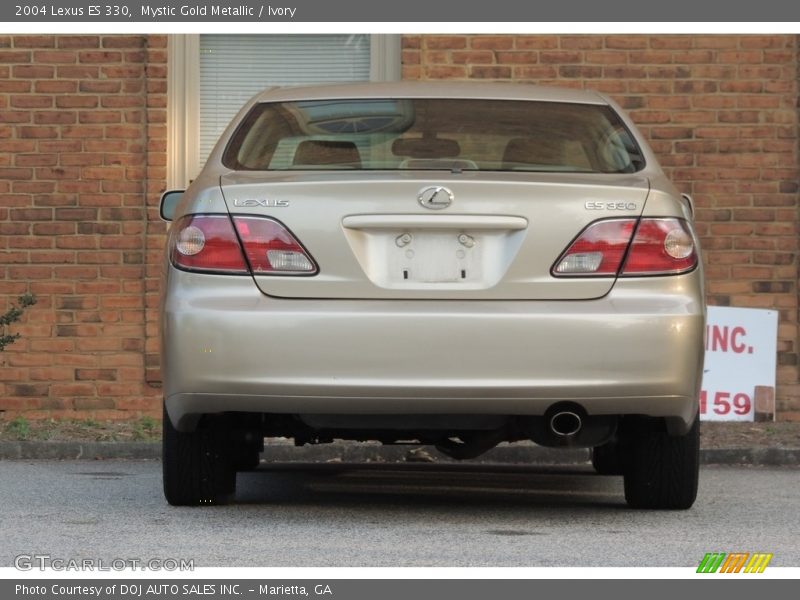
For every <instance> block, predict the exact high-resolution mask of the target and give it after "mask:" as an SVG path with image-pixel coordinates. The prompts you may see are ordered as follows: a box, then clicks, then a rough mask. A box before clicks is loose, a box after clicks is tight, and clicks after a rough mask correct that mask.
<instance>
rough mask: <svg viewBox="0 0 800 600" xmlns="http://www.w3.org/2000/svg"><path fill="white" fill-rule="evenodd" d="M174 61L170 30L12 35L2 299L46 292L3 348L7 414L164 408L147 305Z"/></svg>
mask: <svg viewBox="0 0 800 600" xmlns="http://www.w3.org/2000/svg"><path fill="white" fill-rule="evenodd" d="M165 70H166V37H164V36H149V37H147V36H94V35H87V36H11V37H8V36H4V37H0V273H2V278H0V294H1V295H2V301H0V309H2V308H4V307H5V306H6V303H7V300H8V299H13V298H15V297H16V296H17V295H19V294H21V293H23V292H26V291H30V292H33V293H35V294H36V295H37V297H38V303H37V304H36V306H35V307H34V308H32V309H31V310H30V311H29V314H28V315H27V317H26V319H25V322H24V323H23V324H22V325H20V326H19V327H17V328H16V330H17V331H19V332H20V333H21V334H22V338H21V339H20V340H19V341H17V342H16V343H15V344H13V345H11V346H9V347H7V348H6V351H5V352H3V353H2V354H0V410H2V411H5V416H6V417H11V416H13V415H14V414H17V412H18V411H22V410H25V411H27V412H26V415H27V416H29V417H33V418H35V417H38V416H67V415H69V416H80V417H87V416H92V417H95V418H98V419H105V418H115V419H116V418H125V417H129V416H140V415H143V414H151V415H159V416H160V409H159V406H160V405H159V398H158V389H155V388H152V387H150V386H148V385H147V384H146V383H145V368H146V366H147V365H146V363H145V352H146V351H147V350H150V349H152V348H151V347H150V346H149V344H146V343H145V337H146V336H145V333H146V330H145V328H146V325H145V318H144V307H145V302H146V300H145V298H146V295H147V293H148V291H153V290H154V288H153V284H152V280H151V278H145V262H146V256H147V250H148V248H149V245H148V241H149V240H150V239H151V237H153V236H156V237H158V235H159V234H160V233H161V232H162V231H163V227H162V226H161V225H160V224H157V222H152V221H151V220H150V219H148V217H150V218H152V217H153V210H152V209H149V208H148V207H151V206H153V203H154V202H155V200H156V196H157V193H158V192H159V191H160V190H161V189H163V186H164V183H163V181H164V177H165V173H164V165H165V163H166V155H165V151H166V142H165V138H166V129H165V122H166V114H165V106H166V82H165V81H166V80H165V75H166V73H165ZM147 274H148V275H151V273H149V272H148V273H147Z"/></svg>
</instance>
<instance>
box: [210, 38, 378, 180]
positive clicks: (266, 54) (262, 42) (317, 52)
mask: <svg viewBox="0 0 800 600" xmlns="http://www.w3.org/2000/svg"><path fill="white" fill-rule="evenodd" d="M369 78H370V36H369V35H368V34H359V35H347V34H336V35H327V34H325V35H310V34H309V35H271V34H270V35H201V36H200V98H199V100H200V102H199V104H200V137H199V148H198V152H199V159H200V162H199V164H200V165H202V164H203V163H205V160H206V158H207V157H208V155H209V153H210V152H211V149H212V148H213V147H214V144H216V142H217V139H218V138H219V136H220V134H221V133H222V131H223V129H225V127H227V125H228V123H229V122H230V120H231V119H232V118H233V117H234V115H235V114H236V113H237V112H238V111H239V109H240V108H241V107H242V105H243V104H244V103H245V102H246V101H247V100H249V99H250V98H251V97H252V96H253V95H254V94H256V93H258V92H259V91H261V90H263V89H264V88H267V87H270V86H273V85H298V84H316V83H326V82H336V81H367V80H369Z"/></svg>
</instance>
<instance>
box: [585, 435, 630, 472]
mask: <svg viewBox="0 0 800 600" xmlns="http://www.w3.org/2000/svg"><path fill="white" fill-rule="evenodd" d="M592 466H593V467H594V470H595V471H597V473H598V474H600V475H622V474H623V473H624V471H625V469H624V467H623V464H622V456H621V455H620V447H619V444H618V443H617V442H607V443H605V444H603V445H602V446H595V447H594V448H592Z"/></svg>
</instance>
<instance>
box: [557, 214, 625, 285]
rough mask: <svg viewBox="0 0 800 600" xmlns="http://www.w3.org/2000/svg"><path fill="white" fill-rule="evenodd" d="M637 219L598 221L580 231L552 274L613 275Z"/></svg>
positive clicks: (617, 269) (622, 257)
mask: <svg viewBox="0 0 800 600" xmlns="http://www.w3.org/2000/svg"><path fill="white" fill-rule="evenodd" d="M635 226H636V219H612V220H607V221H597V222H595V223H592V224H591V225H589V226H588V227H587V228H586V229H584V230H583V233H581V235H580V236H578V239H576V240H575V241H574V242H572V244H571V245H570V247H569V248H567V251H566V252H565V253H564V254H563V255H562V256H561V258H560V259H559V260H558V261H556V264H555V267H554V268H553V275H555V276H562V277H563V276H567V277H568V276H575V275H598V276H599V275H604V276H606V277H608V276H615V275H616V274H617V273H618V272H619V267H620V265H621V264H622V259H624V258H625V252H626V251H627V249H628V245H630V242H631V236H632V235H633V229H634V227H635Z"/></svg>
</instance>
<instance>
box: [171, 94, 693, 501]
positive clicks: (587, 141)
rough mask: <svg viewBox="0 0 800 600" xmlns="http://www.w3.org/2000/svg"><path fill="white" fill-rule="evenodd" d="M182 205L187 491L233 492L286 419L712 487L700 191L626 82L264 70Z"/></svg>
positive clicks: (180, 480) (650, 493)
mask: <svg viewBox="0 0 800 600" xmlns="http://www.w3.org/2000/svg"><path fill="white" fill-rule="evenodd" d="M162 215H163V216H164V218H166V219H170V220H172V221H173V223H172V225H171V229H170V233H169V240H168V244H167V252H166V260H165V268H164V281H163V298H162V306H161V325H162V338H163V339H162V343H163V348H162V355H163V376H164V404H165V414H164V416H165V418H164V491H165V494H166V497H167V500H168V501H169V502H170V503H172V504H203V503H218V502H224V501H225V500H227V499H229V498H231V496H232V495H233V492H234V488H235V482H236V472H237V471H241V470H245V469H250V468H254V466H255V465H257V464H258V460H259V455H260V452H262V451H263V448H264V446H263V442H264V438H265V437H271V436H285V437H290V438H294V440H295V443H296V444H297V445H302V444H317V443H324V442H331V441H332V440H336V439H345V440H378V441H380V442H383V443H385V444H392V443H400V442H413V443H419V444H431V445H435V446H436V448H438V450H439V451H441V452H443V453H444V454H446V455H448V456H451V457H455V458H458V459H468V458H472V457H476V456H478V455H479V454H481V453H482V452H484V451H486V450H488V449H490V448H492V447H493V446H495V445H496V444H498V443H499V442H503V441H517V440H533V441H534V442H536V443H537V444H541V445H545V446H570V447H590V448H593V462H594V465H595V468H596V469H597V470H598V471H599V472H600V473H605V474H615V475H622V476H624V481H625V497H626V499H627V502H628V504H629V505H630V506H632V507H643V508H668V509H684V508H688V507H690V506H691V505H692V503H693V502H694V500H695V496H696V493H697V477H698V417H697V415H698V409H697V408H698V404H697V398H698V388H699V384H700V379H701V373H702V362H703V330H704V321H705V308H704V296H703V276H702V272H701V265H700V261H699V248H698V243H697V238H696V235H695V233H694V231H693V228H692V223H691V219H692V207H691V200H690V199H689V198H688V197H686V196H681V194H679V193H678V192H677V191H676V190H675V188H674V187H673V186H672V185H671V184H670V182H669V181H668V180H667V179H666V177H665V176H664V174H663V172H662V171H661V169H660V167H659V165H658V163H657V161H656V159H655V157H654V156H653V153H652V151H651V150H650V149H649V148H648V146H647V144H646V143H645V142H644V141H643V140H642V138H641V136H640V134H638V133H637V132H636V129H635V128H634V126H633V125H632V123H631V122H630V120H629V119H628V118H627V117H626V116H625V115H624V114H622V113H621V111H620V109H619V108H618V107H617V106H616V105H615V104H614V103H613V102H612V101H611V100H609V99H608V98H605V97H604V96H601V95H599V94H596V93H592V92H583V91H574V90H566V89H565V90H561V89H553V88H542V87H534V86H527V85H502V84H470V83H463V84H458V83H451V84H407V83H392V84H353V85H342V86H322V87H306V88H276V89H271V90H267V91H266V92H264V93H262V94H260V95H258V96H257V97H255V98H253V99H252V100H251V101H250V102H249V103H248V104H247V105H246V106H245V107H244V108H243V109H242V110H241V112H240V113H239V115H238V116H237V117H236V118H235V119H234V120H233V122H232V123H231V125H230V126H229V127H228V129H227V131H226V132H225V133H224V135H223V137H222V139H221V140H220V142H219V143H218V144H217V146H216V148H215V149H214V151H213V152H212V153H211V156H210V158H209V159H208V162H207V164H206V165H205V168H204V169H203V171H202V173H201V174H200V175H199V177H198V178H197V179H196V180H195V181H194V182H193V183H192V184H191V186H190V187H189V189H188V190H186V191H185V192H170V193H167V194H165V195H164V198H163V199H162Z"/></svg>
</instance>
